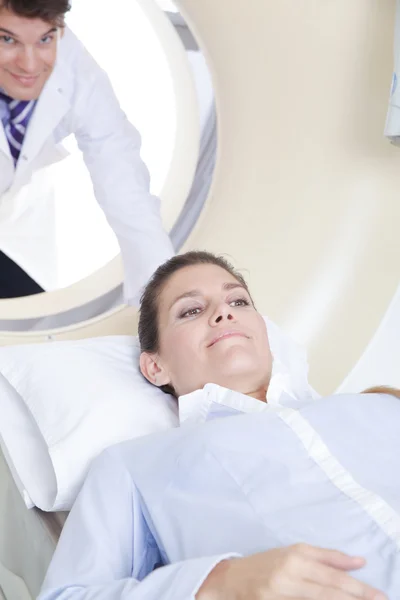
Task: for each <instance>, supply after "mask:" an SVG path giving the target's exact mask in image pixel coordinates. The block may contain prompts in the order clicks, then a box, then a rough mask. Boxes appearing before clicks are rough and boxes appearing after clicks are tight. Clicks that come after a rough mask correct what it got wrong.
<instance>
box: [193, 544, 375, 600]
mask: <svg viewBox="0 0 400 600" xmlns="http://www.w3.org/2000/svg"><path fill="white" fill-rule="evenodd" d="M364 564H365V561H364V559H362V558H355V557H351V556H348V555H347V554H343V553H342V552H337V551H335V550H324V549H322V548H316V547H314V546H308V545H306V544H296V545H295V546H289V547H288V548H279V549H276V550H269V551H267V552H262V553H261V554H254V555H252V556H249V557H245V558H234V559H229V560H224V561H222V562H220V563H219V564H218V565H217V566H216V567H215V568H214V569H213V571H211V573H210V574H209V576H208V577H207V579H206V580H205V582H204V583H203V585H202V586H201V588H200V590H199V592H198V593H197V595H196V600H253V599H257V600H289V598H291V599H296V600H355V599H356V598H357V599H362V600H386V596H385V595H384V594H381V593H379V592H378V590H375V589H373V588H372V587H370V586H369V585H367V584H365V583H362V582H361V581H357V580H356V579H354V578H353V577H351V576H350V575H349V574H348V573H346V571H352V570H355V569H359V568H360V567H362V566H363V565H364Z"/></svg>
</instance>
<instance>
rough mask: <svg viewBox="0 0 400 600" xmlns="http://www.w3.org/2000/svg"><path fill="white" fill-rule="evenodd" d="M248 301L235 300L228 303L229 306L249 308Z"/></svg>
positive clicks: (242, 299)
mask: <svg viewBox="0 0 400 600" xmlns="http://www.w3.org/2000/svg"><path fill="white" fill-rule="evenodd" d="M249 304H250V303H249V301H248V300H246V299H245V298H238V299H237V300H232V302H230V306H249Z"/></svg>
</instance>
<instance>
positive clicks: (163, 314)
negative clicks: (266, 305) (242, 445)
mask: <svg viewBox="0 0 400 600" xmlns="http://www.w3.org/2000/svg"><path fill="white" fill-rule="evenodd" d="M159 332H160V348H159V353H158V357H157V360H158V367H159V368H160V369H161V370H160V372H159V373H158V381H157V385H164V384H166V383H170V384H172V385H173V386H174V388H175V391H176V393H177V395H178V396H181V395H183V394H187V393H190V392H193V391H194V390H196V389H200V388H202V387H204V385H205V384H206V383H217V384H219V385H222V386H224V387H227V388H230V389H234V390H236V391H240V392H242V393H246V394H251V395H254V396H255V397H260V395H261V397H260V399H263V400H265V392H266V389H267V387H268V383H269V379H270V375H271V367H272V358H271V352H270V348H269V343H268V336H267V331H266V326H265V323H264V320H263V318H262V317H261V315H260V314H259V313H258V312H257V311H256V310H255V308H254V306H253V304H252V301H251V298H250V296H249V294H248V292H247V291H246V290H245V289H244V288H243V287H242V286H241V284H240V283H239V282H238V281H237V280H236V279H235V278H234V277H233V276H232V275H231V274H230V273H228V272H227V271H225V270H224V269H222V268H221V267H218V266H216V265H210V264H205V265H195V266H191V267H185V268H183V269H181V270H179V271H177V272H176V273H175V274H174V275H173V276H172V277H171V278H170V280H169V281H168V283H167V285H166V286H165V288H164V290H163V292H162V294H161V297H160V301H159Z"/></svg>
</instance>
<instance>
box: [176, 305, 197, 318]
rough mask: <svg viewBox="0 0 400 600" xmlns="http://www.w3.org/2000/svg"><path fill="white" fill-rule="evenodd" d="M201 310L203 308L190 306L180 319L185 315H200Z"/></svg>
mask: <svg viewBox="0 0 400 600" xmlns="http://www.w3.org/2000/svg"><path fill="white" fill-rule="evenodd" d="M200 311H201V308H198V307H197V308H189V309H188V310H185V311H183V312H182V313H181V314H180V315H179V318H180V319H184V318H185V317H194V316H195V315H198V314H199V312H200Z"/></svg>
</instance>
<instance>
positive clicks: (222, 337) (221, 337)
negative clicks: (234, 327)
mask: <svg viewBox="0 0 400 600" xmlns="http://www.w3.org/2000/svg"><path fill="white" fill-rule="evenodd" d="M234 336H239V337H244V338H247V337H248V336H247V335H245V334H244V333H242V332H241V331H225V332H223V333H220V334H219V335H217V336H215V338H214V339H213V340H212V341H211V342H210V343H209V344H208V348H210V347H211V346H214V345H215V344H217V343H218V342H220V341H221V340H225V339H227V338H230V337H234Z"/></svg>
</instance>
